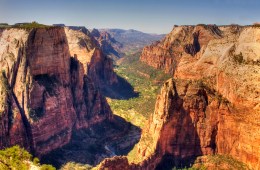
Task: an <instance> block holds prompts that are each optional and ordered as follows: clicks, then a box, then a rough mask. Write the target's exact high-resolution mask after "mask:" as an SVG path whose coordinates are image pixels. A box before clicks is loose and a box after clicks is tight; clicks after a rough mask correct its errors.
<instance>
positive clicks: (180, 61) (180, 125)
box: [101, 25, 260, 169]
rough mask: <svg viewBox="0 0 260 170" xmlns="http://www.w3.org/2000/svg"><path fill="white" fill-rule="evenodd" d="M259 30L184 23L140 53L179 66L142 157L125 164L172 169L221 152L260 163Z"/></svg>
mask: <svg viewBox="0 0 260 170" xmlns="http://www.w3.org/2000/svg"><path fill="white" fill-rule="evenodd" d="M259 37H260V29H259V28H257V27H253V26H246V27H240V26H234V25H233V26H221V27H217V26H212V25H210V26H208V25H198V26H180V27H176V28H174V30H173V31H172V32H171V33H170V34H169V35H167V36H166V38H165V39H164V40H163V41H161V42H158V43H157V44H153V45H151V46H148V47H146V48H144V50H143V53H142V57H141V61H143V62H146V63H147V64H149V65H151V66H153V67H155V68H158V69H164V70H165V71H166V72H168V73H174V74H173V78H172V79H170V80H168V81H167V82H166V83H165V85H164V86H163V87H162V89H161V93H160V95H159V96H158V98H157V102H156V106H155V111H154V114H153V115H152V116H151V118H150V120H149V123H148V126H147V127H146V128H145V129H144V130H143V133H142V137H141V140H140V142H139V144H138V154H137V158H138V159H137V161H136V162H135V163H131V162H130V163H127V164H126V163H125V166H126V167H127V168H129V169H134V168H133V167H138V168H139V169H171V168H172V167H174V166H176V167H185V166H190V165H192V164H193V163H194V161H195V159H196V158H197V157H198V156H202V155H214V154H222V155H229V156H231V157H233V158H235V159H237V160H239V161H241V162H243V163H245V164H246V165H247V166H248V167H249V168H250V169H260V148H259V142H260V130H259V129H260V116H259V113H260V107H259V106H260V105H259V103H260V98H259V94H260V91H259V89H260V87H259V84H260V64H259V63H260V56H259V54H260V51H259V50H260V39H259ZM111 164H112V163H111V161H109V166H111ZM101 165H104V164H101ZM109 166H108V167H109ZM117 166H119V165H117ZM103 168H105V167H104V166H103Z"/></svg>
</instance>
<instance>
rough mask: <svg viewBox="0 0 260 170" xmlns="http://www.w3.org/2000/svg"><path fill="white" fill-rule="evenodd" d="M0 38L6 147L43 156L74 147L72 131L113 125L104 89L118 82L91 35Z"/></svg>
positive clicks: (61, 31) (9, 32)
mask: <svg viewBox="0 0 260 170" xmlns="http://www.w3.org/2000/svg"><path fill="white" fill-rule="evenodd" d="M0 35H1V37H0V57H1V58H0V67H1V69H2V73H1V77H0V78H1V80H2V81H1V85H0V86H1V88H0V90H1V110H0V111H1V115H0V120H1V121H0V122H1V127H2V128H1V130H0V146H1V147H7V146H10V145H14V144H19V145H22V146H24V147H26V148H28V149H30V150H31V151H35V153H36V154H37V155H42V154H45V153H47V152H49V151H51V150H53V149H55V148H58V147H61V146H63V145H65V144H66V143H68V142H69V141H70V138H71V132H72V129H79V128H88V127H89V126H91V125H94V124H96V123H98V122H102V121H103V120H105V119H112V114H111V111H110V109H109V107H108V105H107V103H106V100H105V99H104V97H102V95H101V94H100V91H99V87H101V86H102V85H103V84H113V83H114V82H116V81H117V79H116V77H115V75H114V72H113V68H112V64H111V63H112V62H111V61H110V60H109V59H108V58H107V57H106V56H105V55H103V54H102V51H101V50H100V49H99V48H98V47H97V46H96V44H95V42H94V38H92V37H91V36H90V34H89V32H88V31H87V30H86V29H84V30H82V29H71V28H55V27H54V28H46V29H33V30H30V31H26V30H23V29H4V30H1V34H0ZM102 69H105V70H102ZM104 82H105V83H104Z"/></svg>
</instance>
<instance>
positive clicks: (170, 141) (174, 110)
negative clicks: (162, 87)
mask: <svg viewBox="0 0 260 170" xmlns="http://www.w3.org/2000/svg"><path fill="white" fill-rule="evenodd" d="M174 91H175V92H174V93H175V94H172V92H169V98H170V99H171V100H170V101H171V103H170V107H169V113H170V116H171V118H170V119H169V121H168V122H167V123H166V125H165V126H164V127H163V130H162V132H161V136H160V139H159V142H158V145H157V151H156V154H158V155H161V156H162V159H161V161H160V162H159V164H157V166H156V168H155V169H156V170H172V169H173V168H177V169H181V168H189V167H191V166H192V165H193V164H194V161H195V160H196V158H197V157H198V156H201V155H203V152H202V148H204V149H207V150H208V149H210V150H211V151H213V152H214V150H215V149H216V144H215V137H214V136H211V140H210V143H209V144H208V145H207V146H204V145H203V146H202V145H201V140H203V139H204V135H205V133H206V129H205V128H206V127H205V122H201V121H199V120H200V119H201V118H203V117H204V118H205V111H206V107H207V105H208V98H207V95H206V92H205V91H204V90H199V91H198V92H197V94H196V96H197V97H194V96H192V97H191V98H189V97H186V98H185V99H182V98H181V97H180V96H179V95H178V92H177V90H176V88H174ZM184 105H190V106H192V107H191V108H190V107H189V108H186V109H185V108H184ZM187 109H188V110H187ZM192 115H193V116H192ZM191 116H192V117H191ZM202 123H203V124H202ZM201 125H204V126H201ZM198 130H200V134H199V133H198ZM214 134H215V133H214ZM148 166H149V163H148Z"/></svg>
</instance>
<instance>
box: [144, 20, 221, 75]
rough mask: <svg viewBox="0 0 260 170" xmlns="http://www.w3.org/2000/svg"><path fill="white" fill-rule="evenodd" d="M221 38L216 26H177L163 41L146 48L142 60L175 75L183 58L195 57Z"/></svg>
mask: <svg viewBox="0 0 260 170" xmlns="http://www.w3.org/2000/svg"><path fill="white" fill-rule="evenodd" d="M221 36H222V32H221V30H220V29H219V28H218V27H217V26H215V25H207V26H206V25H198V26H175V27H174V28H173V30H172V31H171V32H170V33H169V34H168V35H167V36H166V37H165V38H164V39H163V40H161V41H157V42H156V43H154V44H152V45H150V46H146V47H144V49H143V52H142V55H141V57H140V58H141V61H142V62H145V63H147V64H148V65H150V66H152V67H154V68H157V69H162V70H164V71H165V72H166V73H169V74H174V71H175V69H176V68H177V66H178V64H179V61H180V59H181V58H182V57H184V56H189V55H191V56H195V54H197V53H198V52H199V51H200V50H203V49H204V48H205V46H207V44H208V42H209V41H210V40H212V39H218V38H221Z"/></svg>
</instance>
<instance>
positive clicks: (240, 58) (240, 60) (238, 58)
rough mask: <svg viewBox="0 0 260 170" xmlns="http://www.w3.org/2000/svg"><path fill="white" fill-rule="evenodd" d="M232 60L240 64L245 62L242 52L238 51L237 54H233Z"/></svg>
mask: <svg viewBox="0 0 260 170" xmlns="http://www.w3.org/2000/svg"><path fill="white" fill-rule="evenodd" d="M233 60H234V61H235V62H236V63H237V64H242V63H245V60H244V57H243V55H242V53H241V52H240V53H239V54H237V55H234V57H233Z"/></svg>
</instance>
